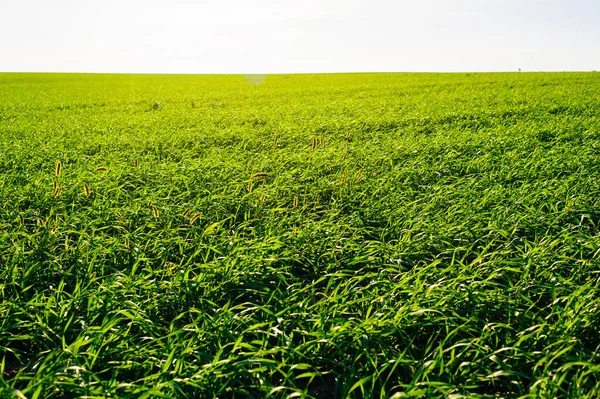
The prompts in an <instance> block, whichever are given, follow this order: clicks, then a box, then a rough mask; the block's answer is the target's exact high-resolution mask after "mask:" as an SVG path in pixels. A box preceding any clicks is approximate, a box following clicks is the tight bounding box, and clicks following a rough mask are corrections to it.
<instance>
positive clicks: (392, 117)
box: [0, 73, 600, 398]
mask: <svg viewBox="0 0 600 399" xmlns="http://www.w3.org/2000/svg"><path fill="white" fill-rule="evenodd" d="M598 93H600V74H597V73H553V74H542V73H539V74H470V75H469V74H364V75H290V76H269V77H268V78H267V80H266V81H265V82H264V83H262V84H261V85H253V84H249V83H248V82H247V81H246V80H245V79H244V77H242V76H142V75H137V76H127V75H44V74H0V201H1V203H2V207H1V208H0V227H1V228H0V371H1V373H0V390H1V392H2V393H1V394H0V396H1V397H11V396H13V395H16V396H17V397H21V398H22V397H26V398H41V397H109V396H110V397H132V398H133V397H181V398H184V397H186V398H187V397H198V398H212V397H220V398H233V397H236V398H242V397H254V398H262V397H272V398H285V397H296V396H298V397H307V398H310V397H312V398H346V397H349V398H361V397H376V398H387V397H394V398H400V397H403V396H410V397H452V398H459V397H466V396H474V397H480V398H485V397H489V398H492V397H499V396H501V397H521V398H551V397H560V398H586V397H587V398H594V397H598V396H600V334H599V333H598V331H600V288H599V284H600V118H599V117H598V116H599V115H600V97H599V96H598Z"/></svg>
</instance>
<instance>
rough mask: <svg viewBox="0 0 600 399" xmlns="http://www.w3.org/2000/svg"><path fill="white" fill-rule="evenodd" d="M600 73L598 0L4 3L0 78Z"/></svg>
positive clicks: (61, 0)
mask: <svg viewBox="0 0 600 399" xmlns="http://www.w3.org/2000/svg"><path fill="white" fill-rule="evenodd" d="M519 68H521V69H522V70H523V71H564V70H567V71H574V70H580V71H586V70H587V71H589V70H600V0H445V1H444V0H413V1H406V0H395V1H394V0H367V1H358V0H307V1H285V0H279V1H276V0H221V1H219V0H212V1H205V0H195V1H193V0H161V1H158V0H121V1H116V0H52V1H49V0H0V71H3V72H18V71H31V72H121V73H302V72H376V71H385V72H396V71H398V72H404V71H436V72H438V71H441V72H443V71H448V72H456V71H516V70H518V69H519Z"/></svg>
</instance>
